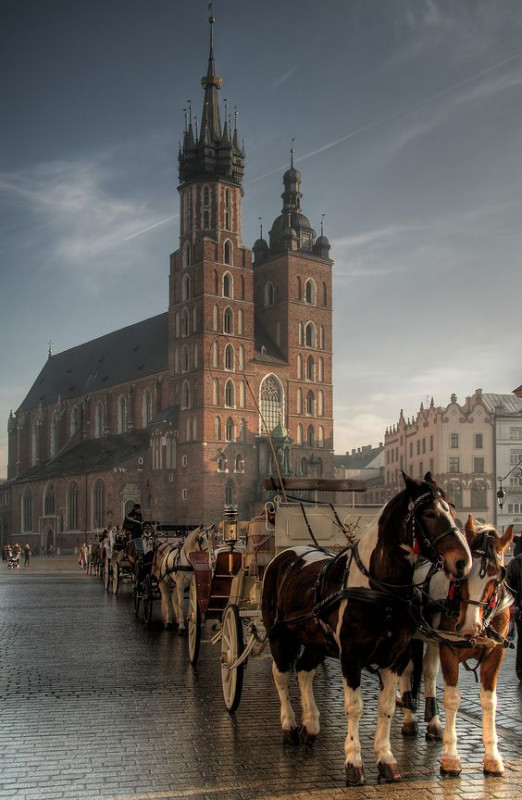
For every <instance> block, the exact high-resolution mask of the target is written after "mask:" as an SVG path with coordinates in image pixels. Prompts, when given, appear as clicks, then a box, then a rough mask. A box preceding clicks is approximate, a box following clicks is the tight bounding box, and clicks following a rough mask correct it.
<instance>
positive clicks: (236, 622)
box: [188, 478, 378, 712]
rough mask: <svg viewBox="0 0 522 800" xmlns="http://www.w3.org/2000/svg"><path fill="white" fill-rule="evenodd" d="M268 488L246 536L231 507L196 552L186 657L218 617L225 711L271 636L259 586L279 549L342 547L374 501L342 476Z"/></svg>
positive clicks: (371, 513)
mask: <svg viewBox="0 0 522 800" xmlns="http://www.w3.org/2000/svg"><path fill="white" fill-rule="evenodd" d="M263 488H264V489H266V490H274V491H275V492H276V495H275V496H274V497H273V498H272V499H271V500H270V501H268V502H267V503H266V505H265V510H264V513H263V514H262V515H261V516H259V517H256V518H254V519H252V520H251V521H250V522H249V523H248V524H247V529H246V532H245V533H246V537H245V542H244V543H242V542H241V539H240V537H239V535H238V523H237V521H236V519H235V518H234V515H233V512H232V511H230V510H229V511H228V513H227V511H225V519H224V533H223V540H224V544H223V545H221V546H219V547H217V548H216V549H215V550H214V551H212V553H211V554H210V557H209V554H208V553H201V554H194V555H193V557H192V558H191V561H192V566H193V568H194V577H193V580H192V582H191V586H190V598H189V617H188V636H189V659H190V661H191V663H192V664H195V663H196V662H197V659H198V656H199V649H200V642H201V630H202V625H203V623H204V622H205V621H206V620H208V619H214V620H219V623H220V624H219V625H218V626H217V628H218V629H217V632H216V633H215V635H214V636H213V638H212V643H213V644H219V645H220V662H221V686H222V690H223V700H224V703H225V706H226V708H227V710H228V711H230V712H233V711H235V710H236V708H237V707H238V705H239V703H240V700H241V692H242V687H243V675H244V670H245V666H246V663H247V659H248V657H249V656H251V655H252V656H260V655H261V654H262V653H263V650H264V648H265V646H266V643H267V637H266V632H265V630H264V627H263V623H262V620H261V590H262V585H263V574H264V570H265V568H266V566H267V565H268V563H269V562H270V561H271V559H272V558H273V557H274V555H276V554H277V553H279V552H281V551H282V550H285V549H286V548H288V547H295V546H297V545H312V546H313V545H315V546H317V547H319V548H322V549H324V550H326V551H328V552H331V553H337V552H339V551H340V550H342V549H343V548H345V547H346V546H347V545H349V544H350V543H351V542H353V541H354V540H355V539H358V538H359V537H360V536H361V534H362V533H363V532H364V531H365V530H366V529H367V527H368V526H369V525H370V524H371V522H373V520H374V518H375V517H376V515H377V513H378V509H377V508H376V507H372V506H368V505H358V504H357V503H356V502H355V497H356V493H359V492H364V491H365V489H366V486H365V484H364V483H363V482H361V481H353V480H337V479H333V480H331V479H304V478H292V479H284V480H281V479H278V480H274V479H267V480H265V481H264V483H263ZM340 492H343V493H345V495H346V496H347V498H348V502H347V503H346V504H338V503H336V502H335V503H334V502H325V501H323V500H320V499H319V498H320V496H323V497H324V496H325V493H328V494H329V495H330V496H335V495H336V494H337V493H340Z"/></svg>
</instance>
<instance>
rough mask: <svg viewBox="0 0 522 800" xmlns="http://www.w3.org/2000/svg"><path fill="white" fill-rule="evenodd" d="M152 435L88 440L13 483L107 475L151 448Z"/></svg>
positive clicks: (144, 432)
mask: <svg viewBox="0 0 522 800" xmlns="http://www.w3.org/2000/svg"><path fill="white" fill-rule="evenodd" d="M149 436H150V433H149V431H148V430H147V429H146V428H142V429H140V430H136V431H132V432H130V433H120V434H117V435H115V436H109V437H107V438H103V439H86V440H85V441H83V442H80V443H79V444H77V445H76V446H75V447H71V449H70V450H66V451H65V452H62V453H59V454H58V455H57V456H56V457H55V458H53V459H51V460H50V461H48V462H47V463H46V464H40V465H38V466H36V467H32V468H31V469H30V470H28V472H26V473H25V474H24V475H20V476H18V477H17V478H15V479H14V480H13V481H12V482H13V483H16V482H17V481H32V480H35V481H36V480H38V481H41V480H49V479H51V478H58V477H60V476H63V475H71V476H73V475H85V473H88V472H103V471H105V470H109V469H113V468H114V467H119V466H121V465H122V464H125V463H126V462H127V461H129V460H130V459H131V458H134V457H136V456H138V455H139V454H140V453H142V452H144V451H145V450H147V449H148V446H149Z"/></svg>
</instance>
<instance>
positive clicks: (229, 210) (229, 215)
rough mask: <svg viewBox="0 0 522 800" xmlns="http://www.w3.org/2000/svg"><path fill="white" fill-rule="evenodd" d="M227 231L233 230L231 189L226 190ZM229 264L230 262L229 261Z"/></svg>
mask: <svg viewBox="0 0 522 800" xmlns="http://www.w3.org/2000/svg"><path fill="white" fill-rule="evenodd" d="M225 229H226V230H227V231H230V230H232V193H231V191H230V189H225ZM226 263H227V264H229V263H230V262H229V261H227V262H226Z"/></svg>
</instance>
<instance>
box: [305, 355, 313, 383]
mask: <svg viewBox="0 0 522 800" xmlns="http://www.w3.org/2000/svg"><path fill="white" fill-rule="evenodd" d="M314 372H315V369H314V359H313V356H308V358H307V359H306V379H307V380H308V381H313V380H314Z"/></svg>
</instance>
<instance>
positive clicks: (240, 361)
mask: <svg viewBox="0 0 522 800" xmlns="http://www.w3.org/2000/svg"><path fill="white" fill-rule="evenodd" d="M238 354H239V355H238V364H239V369H240V370H244V369H245V348H244V347H243V345H242V344H240V345H239V351H238Z"/></svg>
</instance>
